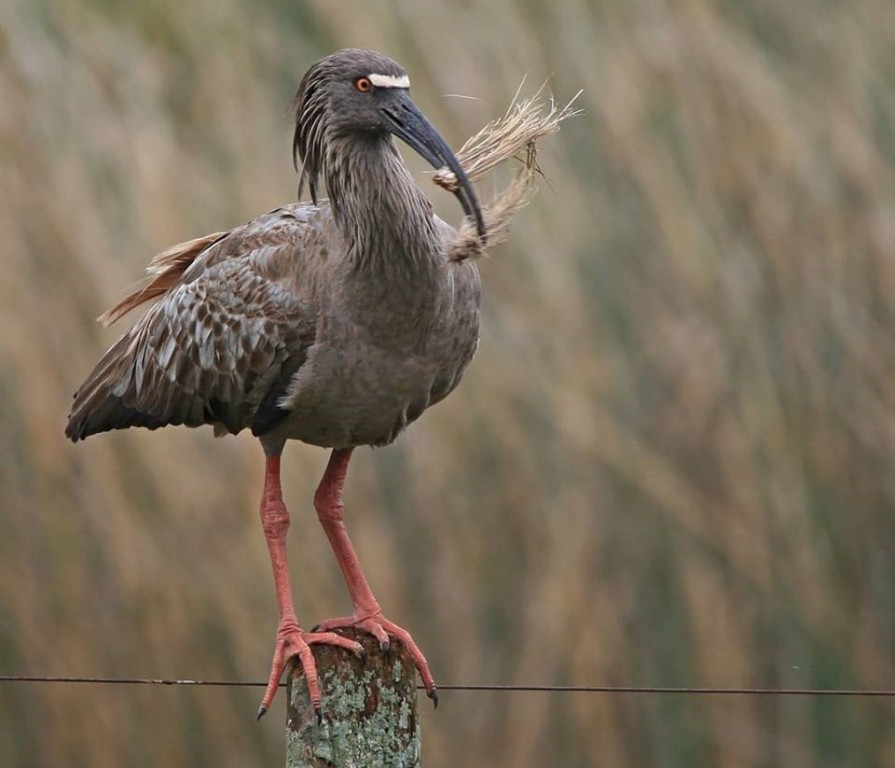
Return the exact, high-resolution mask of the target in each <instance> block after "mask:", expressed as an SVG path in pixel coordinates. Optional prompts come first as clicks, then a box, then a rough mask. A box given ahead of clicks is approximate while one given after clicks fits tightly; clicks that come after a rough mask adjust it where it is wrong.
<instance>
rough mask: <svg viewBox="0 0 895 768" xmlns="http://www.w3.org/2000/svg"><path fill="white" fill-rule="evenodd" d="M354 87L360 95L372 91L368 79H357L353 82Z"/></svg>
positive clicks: (371, 85) (371, 84)
mask: <svg viewBox="0 0 895 768" xmlns="http://www.w3.org/2000/svg"><path fill="white" fill-rule="evenodd" d="M354 87H355V88H357V90H359V91H360V92H361V93H369V92H370V91H372V90H373V83H371V82H370V78H369V77H359V78H357V80H355V81H354Z"/></svg>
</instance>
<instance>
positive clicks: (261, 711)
mask: <svg viewBox="0 0 895 768" xmlns="http://www.w3.org/2000/svg"><path fill="white" fill-rule="evenodd" d="M265 712H267V707H265V706H263V705H262V706H260V707H258V717H257V718H256V719H257V720H260V719H261V718H262V717H264V713H265Z"/></svg>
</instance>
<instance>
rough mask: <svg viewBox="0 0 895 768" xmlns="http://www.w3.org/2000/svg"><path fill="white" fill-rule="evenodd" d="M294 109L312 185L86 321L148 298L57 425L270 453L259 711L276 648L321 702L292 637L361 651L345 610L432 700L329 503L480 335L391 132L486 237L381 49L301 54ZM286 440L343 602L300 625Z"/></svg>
mask: <svg viewBox="0 0 895 768" xmlns="http://www.w3.org/2000/svg"><path fill="white" fill-rule="evenodd" d="M296 105H297V108H296V113H297V114H296V132H295V141H294V149H295V151H296V152H297V153H298V155H299V157H300V159H301V160H302V162H303V169H302V178H303V179H304V180H305V181H307V182H308V184H309V186H310V189H311V191H312V194H313V196H314V197H315V198H316V197H317V191H318V189H319V188H320V184H321V183H322V184H323V185H325V187H326V189H327V192H328V194H329V200H319V201H316V199H315V202H313V203H306V204H294V205H286V206H283V207H282V208H278V209H276V210H274V211H271V212H269V213H266V214H264V215H262V216H259V217H258V218H256V219H254V220H252V221H250V222H248V223H246V224H244V225H242V226H240V227H237V228H235V229H233V230H230V231H229V232H223V233H221V232H218V233H215V234H212V235H208V236H206V237H202V238H197V239H196V240H191V241H189V242H187V243H183V244H181V245H178V246H175V247H174V248H172V249H170V250H168V251H166V252H164V253H163V254H161V255H160V256H158V257H156V259H155V260H154V261H153V262H152V264H151V265H150V268H149V271H150V273H151V275H152V277H151V279H150V280H149V282H148V283H147V285H146V286H145V287H143V288H141V289H139V290H137V291H136V292H134V293H133V294H131V295H130V296H128V297H127V298H126V299H124V300H123V301H122V302H120V303H119V304H118V305H116V306H115V307H113V308H112V309H111V310H109V311H108V312H107V313H106V314H105V315H104V316H103V317H104V319H105V320H107V321H109V322H112V321H114V320H116V319H118V318H120V317H121V316H122V315H124V314H126V313H127V312H128V311H130V310H132V309H134V308H136V307H138V306H140V305H141V304H144V303H148V302H154V303H153V304H152V305H151V306H150V307H149V309H148V310H147V311H146V313H145V315H144V316H143V317H142V318H140V319H139V320H138V321H137V322H136V323H135V324H134V325H133V326H132V327H131V328H130V329H129V330H128V331H127V332H126V333H125V334H124V335H123V336H122V337H121V338H120V339H119V340H118V341H116V342H115V344H113V345H112V347H111V348H110V349H109V350H108V351H107V352H106V354H105V355H104V356H103V357H102V359H101V360H100V361H99V363H98V364H97V366H96V368H95V369H94V370H93V372H92V373H91V374H90V375H89V376H88V377H87V380H86V381H85V382H84V384H83V385H82V386H81V388H80V389H79V390H78V392H77V394H76V395H75V400H74V405H73V407H72V412H71V415H70V417H69V422H68V426H67V428H66V434H67V435H68V436H69V437H70V438H71V439H72V440H75V441H77V440H81V439H83V438H85V437H87V436H89V435H92V434H95V433H97V432H103V431H106V430H110V429H123V428H126V427H132V426H140V427H147V428H149V429H156V428H158V427H162V426H167V425H176V424H183V425H186V426H190V427H197V426H200V425H203V424H211V425H213V426H214V427H215V430H216V432H217V433H219V434H225V433H236V432H239V431H240V430H242V429H246V428H250V429H251V431H252V432H253V433H254V434H255V435H258V436H259V438H260V440H261V443H262V446H263V448H264V451H265V453H266V456H267V471H266V475H265V490H264V494H263V498H262V504H261V517H262V523H263V527H264V532H265V536H266V538H267V541H268V546H269V548H270V553H271V560H272V564H273V569H274V581H275V585H276V590H277V598H278V605H279V610H280V623H279V628H278V631H277V642H276V646H275V652H274V661H273V664H272V669H271V676H270V680H269V685H268V689H267V692H266V693H265V696H264V699H263V701H262V705H261V710H260V713H262V714H263V712H264V711H265V710H266V709H267V707H268V706H269V705H270V702H271V700H272V698H273V695H274V693H275V692H276V688H277V683H278V681H279V678H280V675H281V673H282V670H283V667H284V665H285V663H286V661H287V660H288V659H289V658H290V657H292V656H297V657H299V659H300V661H301V663H302V664H303V666H304V668H305V672H306V674H307V676H308V680H309V683H310V686H311V694H312V699H313V700H314V702H315V705H316V706H318V707H319V703H320V694H319V688H318V687H317V681H316V673H315V669H314V661H313V656H312V655H311V653H310V651H309V646H310V645H313V644H314V643H330V644H336V645H340V646H342V647H345V648H347V649H349V650H352V651H355V652H358V651H359V644H357V643H354V642H352V641H348V640H345V638H343V637H341V636H340V635H337V634H334V633H333V632H331V631H330V630H332V629H336V628H339V627H342V626H346V625H349V624H350V625H355V626H359V627H362V628H364V629H367V630H368V631H370V632H372V633H373V634H374V635H375V636H376V637H377V638H378V639H379V640H380V642H381V643H383V644H387V642H388V638H389V636H396V637H399V638H401V639H402V640H403V641H404V642H405V643H407V645H408V647H409V648H410V649H411V652H412V653H413V655H414V657H415V659H416V662H417V666H418V667H419V670H420V673H421V675H422V678H423V682H424V683H425V685H426V688H427V690H428V691H429V694H430V695H431V696H432V697H433V698H434V697H435V684H434V681H433V679H432V676H431V674H430V673H429V669H428V665H427V664H426V660H425V657H424V656H423V655H422V653H421V652H420V651H419V649H418V648H417V647H416V645H415V643H414V642H413V640H412V638H411V637H410V635H409V634H407V632H406V631H405V630H403V629H401V628H400V627H398V626H397V625H395V624H393V623H392V622H390V621H388V620H387V619H385V618H384V617H383V615H382V612H381V610H380V608H379V604H378V603H377V602H376V600H375V598H374V597H373V594H372V591H371V590H370V587H369V585H368V584H367V582H366V579H365V578H364V576H363V573H362V571H361V569H360V564H359V563H358V561H357V558H356V556H355V554H354V551H353V548H352V547H351V544H350V542H349V540H348V537H347V534H346V533H345V529H344V523H343V518H342V503H341V488H342V484H343V482H344V478H345V473H346V471H347V465H348V460H349V457H350V455H351V450H352V449H353V448H354V447H356V446H360V445H383V444H386V443H389V442H391V441H392V440H394V438H395V437H396V436H397V434H398V433H399V432H400V431H401V430H402V429H404V427H405V426H407V424H409V423H410V422H412V421H413V420H415V419H416V418H418V417H419V416H420V414H422V413H423V411H425V409H426V408H428V407H429V406H430V405H432V404H433V403H436V402H438V401H439V400H441V399H442V398H443V397H445V396H446V395H447V394H448V393H450V392H451V391H452V390H453V389H454V387H456V385H457V384H458V382H459V380H460V377H461V376H462V374H463V371H464V370H465V368H466V366H467V365H468V363H469V361H470V360H471V358H472V355H473V353H474V351H475V349H476V345H477V343H478V325H479V303H480V290H481V289H480V282H479V276H478V272H477V270H476V266H475V264H474V263H473V261H471V260H459V261H458V260H456V259H455V258H451V250H452V248H454V247H455V246H456V243H457V238H458V235H457V232H456V230H454V228H453V227H451V226H450V225H448V224H446V223H445V222H444V221H442V220H441V219H439V218H438V217H437V216H435V215H434V213H433V212H432V208H431V205H430V203H429V201H428V200H427V199H426V197H425V195H424V194H423V192H422V191H421V190H420V189H419V188H418V186H417V185H416V183H415V182H414V181H413V179H412V177H411V176H410V173H409V171H408V170H407V168H406V166H405V165H404V162H403V160H402V159H401V156H400V154H399V153H398V151H397V148H396V146H395V144H394V141H393V139H392V135H395V136H398V137H400V138H402V139H403V140H404V141H406V142H407V143H408V144H409V145H410V146H411V147H413V148H414V149H415V150H416V151H418V152H419V153H420V154H422V155H423V157H425V158H426V159H427V160H429V161H430V162H431V163H432V164H433V165H434V166H435V167H436V168H437V167H441V166H442V165H447V166H448V167H449V168H450V170H451V171H452V172H453V173H454V174H455V176H456V178H457V180H458V183H457V186H456V190H455V193H456V195H457V197H458V198H459V200H460V202H461V204H462V205H463V208H464V210H465V211H466V213H467V214H468V215H469V216H470V217H471V218H472V219H473V220H474V222H475V226H476V229H477V233H478V236H479V238H480V239H484V224H483V219H482V214H481V211H480V210H479V206H478V203H477V201H476V197H475V193H474V191H473V189H472V187H471V185H470V184H469V182H468V180H467V178H466V176H465V174H464V172H463V170H462V168H461V167H460V165H459V164H458V163H457V161H456V158H455V157H454V155H453V153H452V152H451V151H450V149H449V148H448V147H447V145H446V144H445V143H444V141H443V140H442V139H441V137H440V136H439V135H438V134H437V132H436V131H435V129H434V128H432V126H431V125H430V124H429V123H428V121H426V119H425V118H424V117H423V116H422V114H421V113H420V112H419V110H418V109H417V108H416V107H415V106H414V104H413V102H412V101H411V99H410V97H409V91H408V80H407V76H406V73H405V72H404V70H403V69H402V68H401V67H400V66H399V65H398V64H396V63H395V62H394V61H392V60H391V59H389V58H387V57H385V56H382V55H381V54H377V53H374V52H372V51H359V50H346V51H339V52H337V53H335V54H333V55H331V56H329V57H327V58H325V59H323V60H322V61H320V62H318V63H317V64H315V65H314V66H313V67H311V69H310V70H309V71H308V73H307V74H306V75H305V77H304V79H303V80H302V84H301V86H300V88H299V93H298V96H297V98H296ZM468 236H469V235H468V233H467V235H465V237H468ZM289 439H298V440H303V441H305V442H308V443H312V444H314V445H319V446H324V447H330V448H333V449H335V450H334V451H333V456H332V459H331V460H330V466H329V467H328V469H327V472H326V474H325V475H324V478H323V481H322V482H321V485H320V488H319V489H318V491H317V494H316V496H315V506H316V508H317V512H318V516H319V518H320V520H321V522H322V524H323V526H324V529H325V531H326V533H327V536H328V537H329V539H330V542H331V544H332V546H333V549H334V551H335V554H336V557H337V559H338V561H339V565H340V567H341V569H342V572H343V574H344V577H345V581H346V584H347V586H348V590H349V593H350V595H351V598H352V602H353V604H354V613H353V614H352V616H350V617H345V618H344V619H338V620H330V621H326V622H322V624H321V625H319V627H320V630H319V631H314V632H308V631H305V630H303V629H302V628H301V627H300V626H299V624H298V620H297V618H296V617H295V613H294V610H293V608H292V595H291V587H290V585H289V580H288V575H287V571H286V566H285V535H286V529H287V528H288V523H289V516H288V513H287V512H286V508H285V505H284V504H283V501H282V495H281V491H280V481H279V460H280V454H281V452H282V450H283V447H284V445H285V442H286V441H287V440H289Z"/></svg>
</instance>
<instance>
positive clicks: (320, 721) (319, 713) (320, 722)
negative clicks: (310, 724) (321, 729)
mask: <svg viewBox="0 0 895 768" xmlns="http://www.w3.org/2000/svg"><path fill="white" fill-rule="evenodd" d="M314 714H316V715H317V725H318V726H321V725H323V709H321V707H320V705H319V704H318V705H317V706H315V707H314Z"/></svg>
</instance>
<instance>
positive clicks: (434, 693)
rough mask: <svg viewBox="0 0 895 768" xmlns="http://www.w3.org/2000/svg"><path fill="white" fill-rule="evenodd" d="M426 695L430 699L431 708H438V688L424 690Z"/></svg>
mask: <svg viewBox="0 0 895 768" xmlns="http://www.w3.org/2000/svg"><path fill="white" fill-rule="evenodd" d="M426 696H428V697H429V698H430V699H432V704H433V707H432V708H433V709H438V689H437V688H433V689H432V690H431V691H426Z"/></svg>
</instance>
